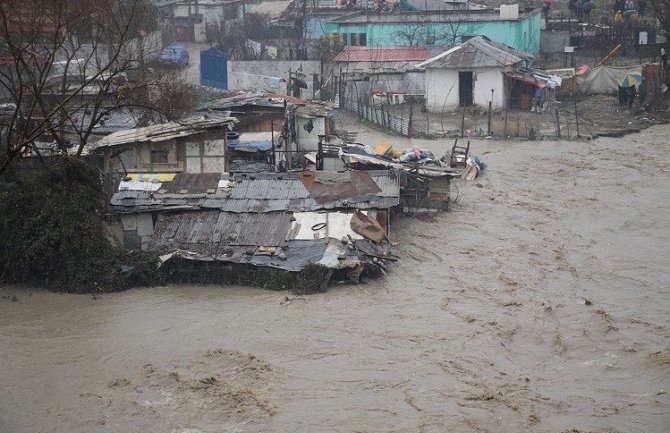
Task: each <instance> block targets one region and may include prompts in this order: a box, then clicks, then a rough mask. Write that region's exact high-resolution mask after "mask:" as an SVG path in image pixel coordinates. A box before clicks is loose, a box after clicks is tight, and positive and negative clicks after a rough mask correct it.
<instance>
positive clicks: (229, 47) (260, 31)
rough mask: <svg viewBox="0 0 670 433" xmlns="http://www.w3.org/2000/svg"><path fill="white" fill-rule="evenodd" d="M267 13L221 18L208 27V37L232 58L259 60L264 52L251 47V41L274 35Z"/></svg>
mask: <svg viewBox="0 0 670 433" xmlns="http://www.w3.org/2000/svg"><path fill="white" fill-rule="evenodd" d="M270 21H271V20H270V16H269V15H267V14H256V13H248V14H245V15H244V17H242V18H237V19H233V20H226V19H224V18H221V19H220V20H219V21H218V22H214V23H211V24H210V25H208V28H207V39H208V40H209V42H210V43H215V44H216V45H218V47H219V48H220V49H221V50H223V51H225V52H226V53H227V54H228V55H229V56H230V58H234V59H242V60H259V59H261V58H262V57H263V53H262V52H258V51H255V50H253V49H252V48H251V46H250V43H249V41H250V40H252V41H265V40H267V39H271V38H272V37H273V34H272V31H271V29H270V26H269V22H270Z"/></svg>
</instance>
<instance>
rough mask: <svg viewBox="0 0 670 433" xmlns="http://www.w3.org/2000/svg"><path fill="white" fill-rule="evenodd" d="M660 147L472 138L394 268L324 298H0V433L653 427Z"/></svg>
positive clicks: (667, 310) (667, 305) (663, 359)
mask: <svg viewBox="0 0 670 433" xmlns="http://www.w3.org/2000/svg"><path fill="white" fill-rule="evenodd" d="M668 137H670V126H668V125H666V126H656V127H653V128H651V129H648V130H646V131H644V132H642V133H640V134H635V135H630V136H628V137H625V138H622V139H605V138H601V139H597V140H595V141H592V142H588V143H574V142H523V143H518V142H516V143H508V142H486V141H480V142H475V143H474V144H473V147H474V153H475V154H478V155H480V156H481V157H482V159H483V160H484V161H485V162H486V163H487V164H488V169H487V172H486V173H485V175H484V176H483V177H480V178H478V179H476V180H475V181H473V182H468V183H461V182H459V183H458V184H457V187H458V189H459V190H460V197H459V199H458V202H457V203H456V204H455V205H454V207H453V211H452V212H451V213H449V214H443V215H438V216H436V217H435V218H434V219H425V218H424V219H422V220H418V219H413V218H404V219H402V220H399V221H397V222H396V223H395V224H394V227H393V238H394V240H397V241H398V242H400V245H399V246H398V247H397V249H396V251H397V252H398V255H400V256H401V261H400V262H399V264H398V266H397V267H396V268H395V269H394V270H393V271H392V273H391V274H390V275H389V276H387V277H386V278H383V279H380V280H376V281H371V282H368V283H367V284H364V285H359V286H349V285H336V286H334V287H332V288H331V290H330V291H329V292H328V293H325V294H319V295H312V296H306V297H296V296H293V295H292V294H290V293H283V292H268V291H262V290H259V289H253V288H245V287H212V286H208V287H188V286H170V287H161V288H151V289H142V290H130V291H128V292H125V293H115V294H108V295H101V296H96V297H92V296H83V295H80V296H78V295H62V294H54V293H45V292H42V291H37V290H27V289H18V288H13V287H12V288H8V287H5V288H0V295H2V298H1V299H0V384H1V385H0V387H1V388H0V431H1V432H3V433H5V432H6V433H24V432H25V433H28V432H30V433H34V432H63V433H78V432H81V433H84V432H86V433H91V432H139V431H141V432H174V433H199V432H202V433H209V432H353V431H357V432H446V431H449V432H510V433H511V432H557V433H560V432H572V433H576V432H620V433H631V432H640V433H656V432H657V433H663V432H667V431H668V429H669V426H670V404H669V403H670V397H669V396H668V394H667V392H668V391H669V390H670V176H669V169H670V162H669V159H668V158H669V156H668V155H670V139H669V138H668ZM359 138H360V140H361V141H363V140H368V142H371V143H373V144H374V142H376V141H379V140H382V139H383V140H386V141H389V142H391V143H393V144H397V145H398V146H399V147H403V146H407V145H409V144H419V145H422V146H426V147H428V148H432V149H433V150H438V149H439V148H440V146H442V149H441V150H440V153H443V152H444V150H445V149H446V148H447V147H450V146H451V143H450V142H447V141H443V142H436V141H433V142H430V141H420V140H412V142H411V143H410V142H409V141H408V140H406V139H403V138H398V137H388V136H384V135H382V134H381V133H379V132H374V131H367V132H365V133H361V134H360V135H359Z"/></svg>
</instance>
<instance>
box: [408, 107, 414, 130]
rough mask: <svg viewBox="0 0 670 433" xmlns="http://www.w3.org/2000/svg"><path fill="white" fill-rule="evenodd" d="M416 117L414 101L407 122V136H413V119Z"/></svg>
mask: <svg viewBox="0 0 670 433" xmlns="http://www.w3.org/2000/svg"><path fill="white" fill-rule="evenodd" d="M413 117H414V101H412V102H410V103H409V120H408V121H407V136H408V137H411V136H412V119H413Z"/></svg>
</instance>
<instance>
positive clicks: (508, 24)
mask: <svg viewBox="0 0 670 433" xmlns="http://www.w3.org/2000/svg"><path fill="white" fill-rule="evenodd" d="M417 25H418V26H421V28H422V29H424V30H423V31H422V33H424V34H436V35H440V34H447V35H448V34H453V33H454V24H453V23H430V22H427V23H416V24H414V23H403V22H396V23H375V22H369V23H332V22H331V23H328V24H326V31H327V32H328V33H345V34H350V33H365V34H366V35H367V36H366V37H367V45H369V46H395V45H408V44H409V41H408V40H407V38H403V37H401V36H400V35H399V33H400V32H403V31H404V32H407V31H408V30H413V29H414V27H415V26H417ZM458 26H459V27H458V29H457V32H458V34H459V35H484V36H486V37H488V38H489V39H491V40H494V41H497V42H501V43H503V44H505V45H508V46H510V47H513V48H516V49H518V50H522V51H526V52H528V53H531V54H539V52H540V14H539V13H536V14H533V15H531V16H529V17H527V18H525V19H523V20H519V21H479V22H462V23H459V24H458ZM418 42H419V44H422V43H424V42H423V41H418ZM460 42H461V41H456V43H460Z"/></svg>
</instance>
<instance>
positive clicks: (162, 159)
mask: <svg viewBox="0 0 670 433" xmlns="http://www.w3.org/2000/svg"><path fill="white" fill-rule="evenodd" d="M151 163H152V164H167V163H168V153H167V150H161V149H154V150H152V151H151Z"/></svg>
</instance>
